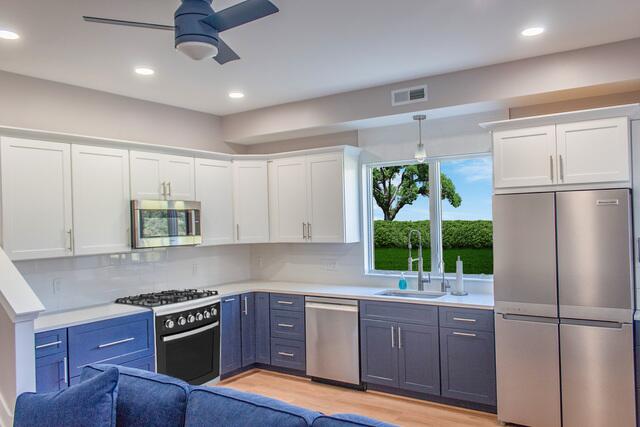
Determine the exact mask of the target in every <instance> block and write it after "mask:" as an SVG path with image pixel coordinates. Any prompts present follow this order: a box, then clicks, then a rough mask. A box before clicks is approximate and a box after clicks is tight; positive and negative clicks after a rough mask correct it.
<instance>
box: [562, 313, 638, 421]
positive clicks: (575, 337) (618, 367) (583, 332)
mask: <svg viewBox="0 0 640 427" xmlns="http://www.w3.org/2000/svg"><path fill="white" fill-rule="evenodd" d="M562 322H563V323H561V325H560V349H561V361H562V413H563V416H562V418H563V426H564V427H590V426H593V427H601V426H635V425H636V408H635V388H634V370H633V326H632V325H630V324H623V325H621V327H620V328H617V327H613V328H611V327H602V326H601V325H598V323H597V322H581V323H582V324H565V323H564V322H565V321H564V320H563V321H562ZM575 323H578V322H575ZM600 324H601V322H600ZM588 325H593V326H588Z"/></svg>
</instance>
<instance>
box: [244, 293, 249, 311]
mask: <svg viewBox="0 0 640 427" xmlns="http://www.w3.org/2000/svg"><path fill="white" fill-rule="evenodd" d="M244 315H245V316H248V315H249V309H248V302H247V297H244Z"/></svg>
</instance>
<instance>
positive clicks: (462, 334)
mask: <svg viewBox="0 0 640 427" xmlns="http://www.w3.org/2000/svg"><path fill="white" fill-rule="evenodd" d="M453 335H460V336H462V337H475V336H476V334H472V333H468V332H454V333H453Z"/></svg>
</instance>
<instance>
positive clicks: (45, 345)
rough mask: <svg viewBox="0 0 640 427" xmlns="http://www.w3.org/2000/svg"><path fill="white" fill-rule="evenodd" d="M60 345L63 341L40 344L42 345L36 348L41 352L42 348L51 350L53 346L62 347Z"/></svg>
mask: <svg viewBox="0 0 640 427" xmlns="http://www.w3.org/2000/svg"><path fill="white" fill-rule="evenodd" d="M60 344H62V341H54V342H50V343H47V344H40V345H37V346H36V350H40V349H42V348H49V347H53V346H56V345H60Z"/></svg>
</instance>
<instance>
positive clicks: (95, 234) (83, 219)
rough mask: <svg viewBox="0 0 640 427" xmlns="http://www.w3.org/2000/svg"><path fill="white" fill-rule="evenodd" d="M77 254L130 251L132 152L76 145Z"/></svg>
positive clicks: (74, 181) (75, 203)
mask: <svg viewBox="0 0 640 427" xmlns="http://www.w3.org/2000/svg"><path fill="white" fill-rule="evenodd" d="M71 158H72V177H73V222H74V253H75V254H76V255H89V254H104V253H115V252H124V251H129V250H130V249H131V246H130V243H129V240H130V234H129V233H130V224H131V217H130V213H129V212H130V196H129V152H128V151H127V150H118V149H112V148H102V147H89V146H82V145H73V146H72V148H71Z"/></svg>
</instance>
